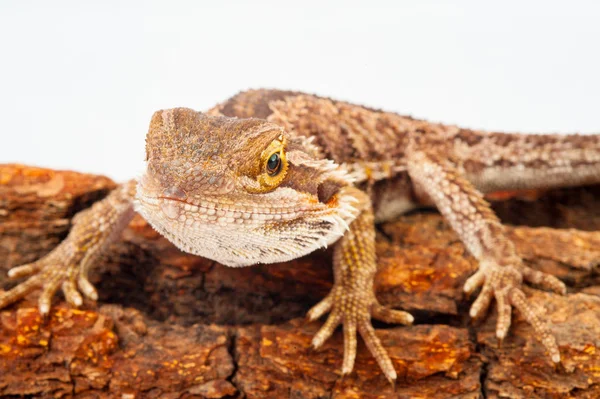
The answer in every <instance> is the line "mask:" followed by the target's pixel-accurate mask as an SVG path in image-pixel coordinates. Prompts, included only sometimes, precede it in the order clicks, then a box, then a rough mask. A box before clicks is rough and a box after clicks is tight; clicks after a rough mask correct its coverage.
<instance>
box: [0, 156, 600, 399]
mask: <svg viewBox="0 0 600 399" xmlns="http://www.w3.org/2000/svg"><path fill="white" fill-rule="evenodd" d="M114 186H115V184H114V183H113V182H112V181H111V180H109V179H107V178H105V177H99V176H92V175H86V174H79V173H74V172H62V171H53V170H47V169H40V168H34V167H27V166H22V165H0V287H3V288H4V289H7V288H9V287H12V286H14V284H15V282H12V281H8V280H7V278H6V271H7V270H8V269H9V268H10V267H12V266H16V265H19V264H23V263H27V262H31V261H33V260H35V259H37V258H39V257H41V256H43V255H44V254H45V253H47V252H49V251H50V250H52V248H54V247H55V246H56V245H57V244H58V243H59V242H60V241H61V240H62V239H63V238H64V237H65V236H66V234H67V232H68V230H69V227H70V220H71V218H72V217H73V215H74V214H75V213H76V212H77V211H79V210H81V209H83V208H85V207H88V206H90V205H91V204H92V203H93V202H94V201H96V200H98V199H100V198H102V197H103V196H105V195H106V194H107V193H108V192H109V191H110V189H112V188H113V187H114ZM503 197H510V198H504V199H505V201H502V202H497V203H494V208H495V210H496V212H497V213H498V214H499V215H500V217H501V218H502V220H503V221H504V222H505V223H507V224H511V225H513V226H516V225H521V226H519V227H509V231H510V235H511V238H512V239H513V240H514V242H515V244H516V246H517V248H518V251H519V252H520V254H521V255H522V256H523V258H524V260H525V262H526V263H527V264H528V265H530V266H532V267H533V268H536V269H538V270H543V271H546V272H549V273H553V274H555V275H557V276H558V277H560V278H561V279H562V280H563V281H565V282H566V283H567V284H568V286H569V294H568V295H567V296H565V297H560V296H557V295H554V294H549V293H545V292H541V291H537V290H534V289H527V290H526V293H527V295H528V296H530V298H531V299H532V300H535V301H537V303H539V304H540V311H541V312H544V314H545V317H546V319H547V320H549V322H550V324H551V328H552V331H553V332H554V333H555V335H556V337H557V340H558V344H559V346H560V351H561V354H562V358H563V364H562V367H559V368H555V367H553V365H552V363H551V361H550V359H549V358H548V357H547V355H546V354H545V353H544V350H543V347H542V346H541V345H540V343H539V342H538V341H537V340H536V339H535V338H534V336H533V330H532V328H531V327H529V326H528V325H527V324H526V323H525V322H524V320H523V319H522V318H521V317H520V315H518V314H515V315H514V316H513V324H512V327H511V330H510V334H509V337H508V338H507V339H506V340H505V342H504V343H503V345H502V347H501V348H499V347H498V345H497V342H496V338H495V334H494V326H495V321H496V316H495V311H492V312H490V314H489V316H488V317H487V318H486V319H485V320H480V321H476V322H472V321H470V320H469V318H468V308H469V304H470V301H469V298H465V297H464V295H463V293H462V285H463V283H464V281H465V280H466V278H467V277H468V276H469V275H470V274H472V273H473V272H474V271H475V270H476V268H477V265H476V262H475V261H474V259H473V258H472V257H471V256H469V255H468V254H467V253H466V251H465V248H464V246H463V245H462V244H461V243H460V241H459V240H458V238H457V237H456V235H455V234H454V233H453V232H452V231H451V229H450V228H449V227H448V225H447V224H446V223H445V222H444V221H443V219H442V218H441V217H440V216H439V215H438V214H437V213H435V212H431V211H424V212H419V213H413V214H411V215H407V216H404V217H401V218H399V219H398V220H397V221H394V222H391V223H386V224H383V225H381V226H379V227H378V243H377V250H378V261H379V265H380V268H379V271H378V274H377V279H376V287H377V293H378V298H379V299H380V301H381V302H382V303H383V304H390V305H392V306H394V307H397V308H400V309H404V310H407V311H410V312H412V313H413V315H415V319H416V321H415V325H414V326H411V327H398V326H390V325H385V324H376V328H377V334H378V335H379V337H380V338H381V339H382V342H383V344H384V346H385V347H386V348H387V349H388V351H389V353H390V356H391V358H392V360H393V362H394V365H395V367H396V370H397V371H398V375H399V378H398V382H397V384H396V387H395V391H394V390H393V388H392V386H390V384H389V383H388V382H387V381H386V380H385V378H384V377H383V375H382V374H381V373H380V371H379V368H378V366H377V364H376V363H375V362H374V360H373V358H372V357H371V356H370V355H369V354H368V352H367V350H366V348H365V347H364V346H363V344H359V349H358V356H357V360H356V366H355V371H354V372H353V373H352V374H351V375H350V376H347V377H345V378H341V376H340V368H341V362H342V350H343V345H342V335H341V333H340V332H338V333H336V334H334V336H333V337H332V339H330V340H329V341H328V342H327V343H326V344H325V345H324V347H323V348H322V349H320V350H318V351H313V350H311V349H310V341H311V338H312V335H313V334H314V333H315V332H316V331H317V329H318V327H319V325H320V322H318V323H317V322H316V323H308V322H307V321H305V319H304V314H305V312H306V311H307V310H308V309H309V308H310V307H311V305H313V304H315V303H316V302H317V301H318V300H319V299H321V298H322V297H323V296H324V295H325V294H326V293H327V292H328V290H329V288H330V287H331V283H332V273H331V265H330V263H331V253H330V252H329V251H319V252H316V253H314V254H312V255H310V256H307V257H304V258H301V259H298V260H295V261H292V262H287V263H283V264H275V265H260V266H253V267H248V268H242V269H232V268H227V267H224V266H222V265H219V264H217V263H216V262H213V261H210V260H207V259H203V258H199V257H195V256H193V255H187V254H184V253H182V252H181V251H179V250H177V249H176V248H175V247H174V246H173V245H172V244H170V243H169V242H168V241H167V240H166V239H164V238H163V237H161V236H160V235H159V234H158V233H156V232H154V231H153V230H152V228H150V227H149V226H148V225H147V224H146V223H145V222H144V221H143V220H142V219H141V218H140V217H139V216H136V218H135V219H134V220H133V222H132V223H131V224H130V226H129V227H128V228H127V230H126V231H125V232H124V234H123V238H122V239H121V240H120V241H119V242H118V243H116V244H115V245H113V246H112V247H111V249H110V253H109V254H107V256H105V257H104V258H103V259H102V260H101V261H100V264H98V265H97V267H96V268H95V269H94V271H93V274H92V282H93V283H94V284H95V285H96V287H97V289H98V291H99V294H100V299H99V300H98V302H97V303H93V302H86V303H85V304H84V306H83V307H82V308H81V309H78V310H76V309H72V308H70V307H69V306H68V305H67V304H66V303H65V302H64V300H63V298H62V297H61V296H60V295H57V297H56V298H55V301H54V305H53V308H52V311H51V314H50V317H49V318H48V319H47V320H42V319H41V318H40V316H39V313H38V312H37V309H36V299H37V295H38V292H34V293H32V294H30V295H29V296H28V297H27V298H26V299H24V300H22V301H20V302H18V303H17V304H15V305H12V306H11V307H8V308H7V309H3V310H1V311H0V395H3V397H11V396H14V397H21V396H24V395H29V396H32V397H76V398H104V397H107V398H109V397H110V398H112V397H122V398H239V397H248V398H287V397H289V398H330V397H335V398H357V397H360V398H479V397H487V398H500V397H510V398H521V397H523V398H562V397H565V398H598V397H600V297H599V296H600V273H598V270H599V268H598V263H599V262H600V186H590V187H583V188H574V189H564V190H553V191H548V192H528V193H524V194H523V193H521V194H519V195H518V196H516V197H515V196H511V195H506V194H505V195H503Z"/></svg>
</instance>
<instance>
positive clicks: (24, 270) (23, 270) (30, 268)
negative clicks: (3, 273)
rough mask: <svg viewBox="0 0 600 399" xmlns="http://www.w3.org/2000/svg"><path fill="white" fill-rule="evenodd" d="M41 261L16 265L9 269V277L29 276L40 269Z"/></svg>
mask: <svg viewBox="0 0 600 399" xmlns="http://www.w3.org/2000/svg"><path fill="white" fill-rule="evenodd" d="M40 267H41V266H40V262H33V263H28V264H26V265H22V266H15V267H13V268H12V269H10V270H9V271H8V273H7V274H8V277H9V278H10V279H16V278H22V277H29V276H31V275H33V274H35V273H37V272H38V270H40Z"/></svg>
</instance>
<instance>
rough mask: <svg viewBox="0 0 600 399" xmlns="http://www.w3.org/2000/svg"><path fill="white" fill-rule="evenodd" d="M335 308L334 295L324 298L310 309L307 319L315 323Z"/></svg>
mask: <svg viewBox="0 0 600 399" xmlns="http://www.w3.org/2000/svg"><path fill="white" fill-rule="evenodd" d="M332 306H333V295H332V294H329V295H327V296H326V297H325V298H323V299H322V300H321V301H320V302H319V303H317V304H316V305H315V306H313V307H312V308H310V310H309V311H308V313H306V318H307V319H308V320H309V321H315V320H317V319H318V318H319V317H321V316H323V315H324V314H325V313H327V312H329V311H330V310H331V308H332Z"/></svg>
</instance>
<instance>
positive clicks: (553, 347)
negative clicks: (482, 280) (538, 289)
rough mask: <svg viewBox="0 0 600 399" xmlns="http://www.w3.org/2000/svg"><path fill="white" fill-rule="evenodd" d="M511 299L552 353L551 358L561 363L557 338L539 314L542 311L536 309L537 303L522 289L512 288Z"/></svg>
mask: <svg viewBox="0 0 600 399" xmlns="http://www.w3.org/2000/svg"><path fill="white" fill-rule="evenodd" d="M509 299H510V302H511V304H512V305H513V306H514V307H515V308H516V309H517V310H518V311H519V312H520V313H521V314H522V315H523V317H524V318H525V320H526V321H527V323H529V324H530V325H531V326H532V327H533V329H534V331H535V334H536V336H537V338H538V339H539V340H540V341H541V342H542V345H544V347H545V348H546V350H547V351H548V353H549V354H550V358H551V359H552V361H553V362H554V363H560V351H559V349H558V345H557V344H556V338H555V337H554V335H553V334H552V332H551V331H550V328H549V327H548V324H547V323H546V322H544V321H543V320H542V319H541V317H540V316H539V315H540V314H541V313H542V312H541V310H540V309H536V308H537V307H536V305H535V304H533V303H531V302H530V301H528V300H527V297H526V296H525V294H524V293H523V291H521V290H520V289H516V288H515V289H512V290H511V291H510V295H509Z"/></svg>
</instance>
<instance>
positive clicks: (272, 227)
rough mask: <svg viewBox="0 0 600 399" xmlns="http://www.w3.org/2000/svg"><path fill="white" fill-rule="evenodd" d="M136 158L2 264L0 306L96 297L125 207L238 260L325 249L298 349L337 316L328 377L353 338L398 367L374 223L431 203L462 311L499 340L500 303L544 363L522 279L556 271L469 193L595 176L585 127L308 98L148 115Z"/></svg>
mask: <svg viewBox="0 0 600 399" xmlns="http://www.w3.org/2000/svg"><path fill="white" fill-rule="evenodd" d="M146 161H147V169H146V171H145V173H144V174H143V176H141V177H140V178H139V179H137V180H131V181H129V182H126V183H124V184H121V185H120V186H119V187H118V188H116V189H115V190H114V191H113V192H111V193H110V194H109V195H108V196H107V197H106V198H105V199H103V200H101V201H99V202H97V203H95V204H94V205H93V206H92V207H91V208H89V209H87V210H84V211H82V212H80V213H79V214H77V215H76V216H75V217H74V219H73V221H72V229H71V231H70V233H69V235H68V236H67V238H66V239H65V240H64V241H63V242H62V243H61V244H60V245H59V246H58V247H56V248H55V249H54V250H53V251H51V252H50V253H49V254H47V255H46V256H44V257H43V258H41V259H39V260H37V261H35V262H33V263H31V264H27V265H23V266H18V267H15V268H13V269H11V270H10V271H9V276H10V277H11V278H17V277H24V276H29V279H28V280H26V281H25V282H23V283H21V284H20V285H17V286H16V287H14V288H12V289H11V290H9V291H7V292H4V293H2V294H0V308H1V307H4V306H6V305H8V304H10V303H12V302H15V301H17V300H18V299H20V298H22V297H23V296H24V295H26V294H27V293H29V292H30V291H32V290H33V289H35V288H38V287H41V294H40V296H39V310H40V312H41V313H42V314H47V313H48V312H49V310H50V303H51V298H52V297H53V295H54V293H55V292H56V291H57V290H58V289H59V288H62V291H63V292H64V295H65V298H66V300H67V301H68V302H69V303H70V304H71V305H73V306H76V307H77V306H81V305H82V303H83V299H82V295H84V296H86V297H87V298H90V299H92V300H96V299H97V298H98V296H97V292H96V290H95V289H94V287H93V285H92V284H91V283H90V282H89V280H88V270H89V269H90V267H91V266H93V264H94V262H95V261H96V260H97V258H98V256H99V255H101V254H102V253H103V252H104V251H106V248H107V245H108V244H109V243H110V242H111V241H113V240H115V239H117V238H118V237H119V233H120V232H121V231H122V230H123V229H124V228H125V227H126V225H127V224H128V222H129V221H130V219H131V218H132V216H133V214H134V212H135V211H137V212H139V213H140V214H141V215H142V216H143V217H144V218H145V219H146V220H147V221H148V222H149V223H150V224H151V225H152V226H153V227H154V228H155V229H156V230H157V231H158V232H160V233H161V234H162V235H164V236H165V237H166V238H167V239H169V240H170V241H171V242H173V243H174V244H175V245H176V246H177V247H179V248H180V249H182V250H183V251H185V252H189V253H192V254H197V255H200V256H203V257H207V258H210V259H213V260H215V261H218V262H220V263H222V264H225V265H228V266H232V267H241V266H248V265H253V264H257V263H273V262H283V261H288V260H291V259H294V258H298V257H301V256H304V255H306V254H308V253H310V252H313V251H315V250H316V249H318V248H322V247H326V246H330V245H333V246H334V250H333V253H334V254H333V268H334V280H335V281H334V285H333V288H332V290H331V292H330V293H329V294H328V295H327V296H326V297H325V298H324V299H323V300H322V301H320V302H319V303H318V304H316V305H315V306H314V307H313V308H312V309H311V310H310V311H309V312H308V318H309V319H310V320H315V319H317V318H320V317H321V316H323V315H325V314H326V313H329V316H328V318H327V320H326V321H325V323H324V324H323V326H322V327H321V329H320V330H319V331H318V332H317V333H316V335H315V336H314V339H313V341H312V344H313V346H314V347H315V348H318V347H320V346H321V345H322V344H323V343H324V342H325V341H326V340H327V339H328V338H329V337H330V336H331V335H332V334H333V332H334V331H335V329H336V328H337V327H338V326H339V325H340V324H342V325H343V336H344V357H343V363H342V370H341V373H342V374H344V375H345V374H348V373H350V372H351V371H352V369H353V366H354V361H355V356H356V351H357V333H359V334H360V335H361V336H362V338H363V340H364V342H365V343H366V346H367V348H368V350H369V351H370V352H371V353H372V355H373V356H374V358H375V359H376V360H377V363H378V364H379V366H380V367H381V369H382V370H383V373H384V375H385V377H386V378H387V379H388V380H389V381H390V382H393V381H395V379H396V371H395V370H394V366H393V364H392V362H391V360H390V358H389V357H388V355H387V352H386V350H385V348H384V347H383V346H382V344H381V342H380V340H379V339H378V337H377V335H376V334H375V330H374V329H373V326H372V324H371V319H372V318H374V319H377V320H381V321H383V322H386V323H400V324H407V325H408V324H411V323H412V322H413V316H411V315H410V314H409V313H407V312H405V311H402V310H396V309H391V308H389V307H386V306H383V305H381V304H380V303H379V302H378V300H377V298H376V296H375V292H374V286H373V285H374V284H373V281H374V275H375V272H376V270H377V259H376V256H375V223H377V222H382V221H385V220H389V219H392V218H394V217H396V216H398V215H400V214H402V213H404V212H407V211H409V210H411V209H415V208H417V207H423V206H435V207H436V208H437V209H438V210H439V211H440V212H441V214H442V215H443V216H444V217H445V219H446V221H447V222H448V223H449V224H450V225H451V227H452V228H453V229H454V231H455V232H456V233H457V235H458V236H459V237H460V239H461V240H462V242H463V243H464V245H465V247H466V248H467V249H468V251H469V252H470V253H471V254H472V256H473V257H474V258H476V260H477V261H478V262H479V270H478V271H477V272H476V273H475V274H474V275H473V276H471V277H470V278H469V279H468V280H467V281H466V283H465V285H464V291H465V292H466V293H467V294H470V293H473V292H475V291H476V290H477V289H480V292H479V294H478V296H477V298H476V299H475V301H474V302H473V304H472V306H471V308H470V316H472V317H474V318H477V317H481V316H483V315H484V314H485V312H486V311H487V309H488V308H489V307H490V304H491V302H492V300H493V299H495V301H496V307H497V311H498V318H497V326H496V335H497V338H498V339H499V340H500V341H501V340H502V339H504V338H505V336H506V335H507V332H508V330H509V327H510V324H511V311H512V308H515V309H516V310H518V311H519V312H520V313H521V314H522V316H523V317H524V318H525V319H526V320H527V322H528V323H529V324H530V325H531V327H532V328H533V332H534V334H535V336H536V337H537V338H538V339H539V340H540V341H541V343H542V344H543V345H544V347H545V348H546V350H547V352H548V355H549V357H550V359H551V360H552V361H553V362H555V363H559V362H560V352H559V349H558V346H557V343H556V340H555V338H554V336H553V335H552V334H551V332H550V329H549V327H548V325H547V323H546V322H545V321H544V320H543V317H541V316H540V315H539V313H538V312H537V311H536V305H535V304H533V303H530V302H529V301H528V299H527V297H526V296H525V294H524V293H523V290H522V285H523V284H524V283H531V284H533V285H536V286H538V287H541V288H544V289H548V290H551V291H554V292H556V293H558V294H563V295H564V294H565V293H566V287H565V285H564V284H563V283H562V282H561V281H560V280H559V279H557V278H556V277H554V276H551V275H548V274H545V273H542V272H540V271H536V270H533V269H531V268H529V267H527V266H525V265H524V264H523V262H522V260H521V259H520V257H519V256H518V255H517V253H516V251H515V247H514V245H513V243H512V242H511V241H510V240H509V239H508V238H507V235H506V232H505V229H504V227H503V226H502V224H501V223H500V221H499V219H498V218H497V217H496V216H495V214H494V213H493V212H492V210H491V209H490V206H489V204H488V203H487V202H486V201H485V200H484V197H483V194H485V193H490V192H495V191H501V190H517V189H531V188H550V187H559V186H560V187H563V186H575V185H584V184H589V183H599V182H600V136H599V135H588V136H584V135H524V134H505V133H489V132H483V131H474V130H468V129H462V128H459V127H455V126H446V125H442V124H437V123H429V122H425V121H422V120H417V119H413V118H410V117H406V116H401V115H398V114H395V113H390V112H383V111H379V110H374V109H370V108H366V107H363V106H358V105H353V104H349V103H346V102H341V101H335V100H331V99H328V98H322V97H318V96H314V95H308V94H302V93H295V92H287V91H276V90H251V91H246V92H242V93H240V94H238V95H236V96H234V97H233V98H231V99H230V100H228V101H226V102H224V103H222V104H220V105H218V106H216V107H214V108H212V109H211V110H209V111H208V112H206V113H201V112H196V111H193V110H191V109H187V108H175V109H168V110H161V111H157V112H156V113H155V114H154V116H153V117H152V120H151V122H150V128H149V131H148V134H147V137H146Z"/></svg>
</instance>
